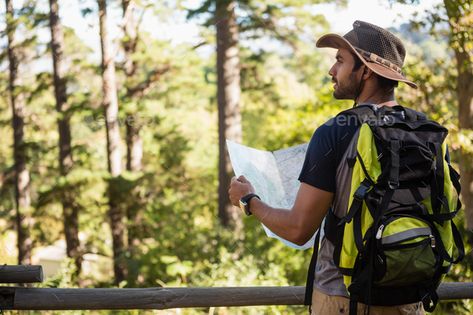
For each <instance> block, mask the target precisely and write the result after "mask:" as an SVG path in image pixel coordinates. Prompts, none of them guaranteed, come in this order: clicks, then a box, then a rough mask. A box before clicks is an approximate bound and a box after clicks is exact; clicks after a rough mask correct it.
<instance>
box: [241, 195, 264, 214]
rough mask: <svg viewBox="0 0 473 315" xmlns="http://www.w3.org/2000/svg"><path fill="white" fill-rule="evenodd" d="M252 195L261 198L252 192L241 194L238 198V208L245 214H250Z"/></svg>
mask: <svg viewBox="0 0 473 315" xmlns="http://www.w3.org/2000/svg"><path fill="white" fill-rule="evenodd" d="M253 197H256V198H258V199H259V200H261V198H260V197H259V196H258V195H257V194H253V193H251V194H248V195H246V196H243V197H242V198H241V199H240V209H241V211H243V212H245V214H246V215H252V213H251V211H250V200H251V198H253Z"/></svg>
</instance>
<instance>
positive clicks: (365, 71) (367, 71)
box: [361, 66, 373, 80]
mask: <svg viewBox="0 0 473 315" xmlns="http://www.w3.org/2000/svg"><path fill="white" fill-rule="evenodd" d="M372 75H373V70H371V69H370V68H368V67H367V66H364V67H363V75H362V76H361V77H362V78H363V79H364V80H367V79H369V78H370V77H371V76H372Z"/></svg>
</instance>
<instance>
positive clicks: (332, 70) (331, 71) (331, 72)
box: [328, 65, 337, 77]
mask: <svg viewBox="0 0 473 315" xmlns="http://www.w3.org/2000/svg"><path fill="white" fill-rule="evenodd" d="M328 74H329V75H330V76H332V77H334V76H335V75H336V74H337V73H336V71H335V65H333V66H332V67H331V68H330V70H329V71H328Z"/></svg>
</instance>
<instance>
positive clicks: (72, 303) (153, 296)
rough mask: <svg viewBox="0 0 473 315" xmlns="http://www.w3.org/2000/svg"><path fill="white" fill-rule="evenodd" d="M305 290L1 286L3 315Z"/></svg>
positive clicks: (16, 275) (12, 277)
mask: <svg viewBox="0 0 473 315" xmlns="http://www.w3.org/2000/svg"><path fill="white" fill-rule="evenodd" d="M42 279H43V273H42V269H41V266H3V267H0V283H20V282H21V283H33V282H41V281H42ZM304 291H305V287H212V288H146V289H56V288H54V289H53V288H24V287H11V286H5V287H1V286H0V309H1V310H119V309H120V310H132V309H156V310H162V309H170V308H189V307H218V306H257V305H302V304H303V301H304ZM437 293H438V295H439V298H440V299H441V300H457V299H472V298H473V282H466V283H456V282H455V283H454V282H449V283H443V284H442V285H441V286H440V287H439V289H438V290H437Z"/></svg>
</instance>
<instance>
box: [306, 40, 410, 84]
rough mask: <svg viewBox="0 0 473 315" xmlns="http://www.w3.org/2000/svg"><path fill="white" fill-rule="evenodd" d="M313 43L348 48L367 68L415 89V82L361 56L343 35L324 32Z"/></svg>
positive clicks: (321, 45) (320, 45) (321, 46)
mask: <svg viewBox="0 0 473 315" xmlns="http://www.w3.org/2000/svg"><path fill="white" fill-rule="evenodd" d="M315 45H316V46H317V47H319V48H323V47H330V48H335V49H340V48H345V49H348V50H350V51H351V52H353V53H354V54H355V55H357V56H358V58H360V60H361V61H362V62H363V63H364V64H365V65H366V66H367V67H368V68H370V69H371V70H372V71H373V72H374V73H376V74H378V75H380V76H382V77H385V78H387V79H390V80H394V81H399V82H404V83H406V84H407V85H409V86H410V87H412V88H414V89H417V84H415V83H414V82H412V81H410V80H408V79H407V78H406V77H405V76H403V75H402V74H401V73H399V72H396V71H394V70H392V69H390V68H387V67H385V66H382V65H380V64H377V63H375V62H370V61H367V60H366V59H365V58H363V56H361V54H360V53H359V52H358V51H357V50H356V49H355V47H354V46H353V45H352V44H350V42H349V41H348V40H346V39H345V38H344V37H343V36H340V35H338V34H326V35H324V36H322V37H320V38H319V39H318V40H317V43H316V44H315Z"/></svg>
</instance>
